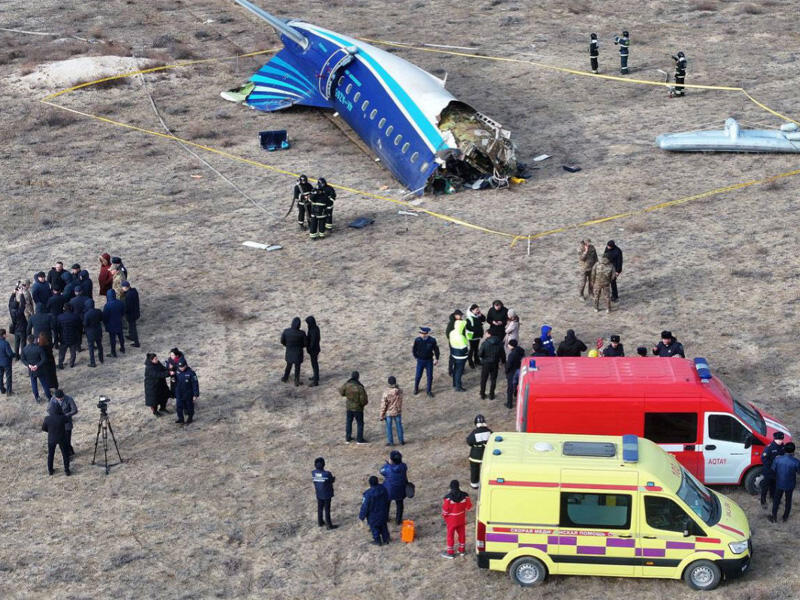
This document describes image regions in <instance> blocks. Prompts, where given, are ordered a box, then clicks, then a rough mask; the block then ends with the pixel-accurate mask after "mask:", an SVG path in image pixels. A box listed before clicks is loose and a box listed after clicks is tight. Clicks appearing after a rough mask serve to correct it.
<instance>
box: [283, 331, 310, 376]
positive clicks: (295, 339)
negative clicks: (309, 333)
mask: <svg viewBox="0 0 800 600" xmlns="http://www.w3.org/2000/svg"><path fill="white" fill-rule="evenodd" d="M306 344H307V337H306V333H305V331H303V330H302V329H300V317H295V318H294V319H292V326H291V327H289V328H288V329H284V330H283V333H281V345H283V346H285V347H286V355H285V358H286V368H285V369H284V371H283V377H281V381H282V382H284V383H286V382H287V381H289V374H290V373H291V372H292V367H294V384H295V385H303V383H302V382H301V381H300V365H301V364H302V362H303V351H304V349H305V347H306Z"/></svg>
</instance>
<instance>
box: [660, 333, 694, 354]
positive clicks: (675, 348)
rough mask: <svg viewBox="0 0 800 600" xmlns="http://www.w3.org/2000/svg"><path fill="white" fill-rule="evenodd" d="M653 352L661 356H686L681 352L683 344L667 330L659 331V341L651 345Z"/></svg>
mask: <svg viewBox="0 0 800 600" xmlns="http://www.w3.org/2000/svg"><path fill="white" fill-rule="evenodd" d="M653 354H655V355H656V356H662V357H672V356H680V357H681V358H686V355H685V354H684V353H683V344H681V343H680V342H679V341H678V339H677V338H676V337H675V336H674V335H672V332H671V331H667V330H664V331H662V332H661V341H660V342H658V344H657V345H655V346H653Z"/></svg>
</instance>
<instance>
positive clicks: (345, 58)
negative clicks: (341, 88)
mask: <svg viewBox="0 0 800 600" xmlns="http://www.w3.org/2000/svg"><path fill="white" fill-rule="evenodd" d="M355 53H356V49H355V48H339V49H338V50H336V52H334V53H333V54H331V55H330V56H329V57H328V60H326V61H325V64H324V65H322V68H321V69H320V70H319V77H318V79H317V82H318V83H317V87H318V88H319V93H320V94H322V96H323V97H324V98H325V99H326V100H330V98H331V92H332V91H333V82H334V81H336V76H337V74H338V73H339V71H340V70H341V69H342V68H343V67H346V66H347V65H349V64H350V63H351V62H353V58H354V55H355Z"/></svg>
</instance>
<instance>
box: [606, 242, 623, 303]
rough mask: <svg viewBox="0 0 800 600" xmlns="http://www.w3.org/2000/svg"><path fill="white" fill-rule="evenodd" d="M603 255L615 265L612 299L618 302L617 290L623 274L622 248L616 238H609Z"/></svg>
mask: <svg viewBox="0 0 800 600" xmlns="http://www.w3.org/2000/svg"><path fill="white" fill-rule="evenodd" d="M603 256H605V257H607V258H608V260H609V262H610V263H611V266H613V267H614V276H613V277H612V278H611V301H612V302H616V301H617V300H619V292H617V279H619V276H620V275H622V250H621V249H620V247H619V246H617V244H616V243H614V240H608V243H607V244H606V249H605V252H603Z"/></svg>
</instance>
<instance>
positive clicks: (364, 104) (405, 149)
mask: <svg viewBox="0 0 800 600" xmlns="http://www.w3.org/2000/svg"><path fill="white" fill-rule="evenodd" d="M343 84H344V76H342V77H340V78H339V86H341V85H343ZM352 91H353V84H352V83H348V84H347V87H346V88H345V90H344V93H345V95H346V96H349V95H350V92H352ZM359 100H361V92H358V91H357V92H356V93H355V95H354V96H353V102H355V103H358V101H359ZM368 108H369V100H364V102H362V103H361V111H362V112H363V113H364V114H366V113H367V109H368ZM377 116H378V109H377V108H373V109H372V112H370V113H369V119H370V121H374V120H375V118H376V117H377ZM385 125H386V117H381V119H380V120H379V121H378V129H381V130H382V129H383V128H384V126H385ZM393 132H394V126H393V125H389V126H388V127H386V131H385V132H384V134H385V135H386V137H387V138H388V137H391V135H392V133H393ZM402 141H403V135H402V134H400V133H398V134H397V135H396V136H395V137H394V145H395V146H399V145H400V142H402ZM410 148H411V144H409V143H408V142H406V143H405V144H403V146H402V147H401V148H400V152H402V153H403V154H406V153H408V151H409V149H410ZM408 160H409V161H410V162H411V164H412V165H413V164H415V163H416V162H417V160H419V152H413V153H412V154H411V156H410V157H409V159H408ZM428 166H429V163H427V162H423V163H422V164H421V165H420V167H419V170H420V172H421V173H424V172H425V171H427V170H428Z"/></svg>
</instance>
